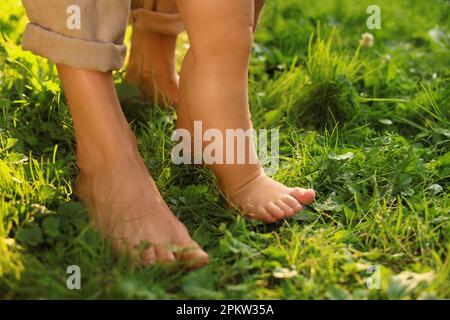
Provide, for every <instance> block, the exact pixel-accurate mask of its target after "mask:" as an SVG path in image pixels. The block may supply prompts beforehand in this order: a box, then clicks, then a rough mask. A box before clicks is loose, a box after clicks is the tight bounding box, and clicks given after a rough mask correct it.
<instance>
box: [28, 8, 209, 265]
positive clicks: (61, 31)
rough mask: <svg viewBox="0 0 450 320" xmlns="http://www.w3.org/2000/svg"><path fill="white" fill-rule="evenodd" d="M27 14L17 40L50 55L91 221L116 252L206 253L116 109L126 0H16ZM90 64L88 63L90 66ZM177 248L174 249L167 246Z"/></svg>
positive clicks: (147, 256)
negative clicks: (62, 92) (180, 218)
mask: <svg viewBox="0 0 450 320" xmlns="http://www.w3.org/2000/svg"><path fill="white" fill-rule="evenodd" d="M23 3H24V5H25V7H26V9H27V14H28V16H29V18H30V23H29V24H28V25H27V28H26V32H25V34H24V41H23V47H24V49H26V50H30V51H32V52H34V53H35V54H38V55H41V56H43V57H46V58H48V59H49V60H51V61H52V62H54V63H55V64H56V65H57V67H58V71H59V74H60V77H61V80H62V84H63V87H64V90H65V93H66V96H67V100H68V102H69V107H70V110H71V113H72V117H73V122H74V127H75V135H76V141H77V164H78V167H79V169H80V173H79V178H78V180H77V183H76V192H77V194H78V196H79V197H80V198H81V200H82V202H83V203H84V204H85V205H86V207H87V209H88V213H89V217H90V221H91V223H92V224H93V225H94V226H95V227H96V228H97V229H99V231H100V232H101V233H102V234H103V235H104V236H105V237H107V238H108V239H110V240H111V241H112V244H113V246H114V248H115V249H116V250H117V251H118V252H124V251H127V252H130V251H131V252H135V250H134V249H135V247H136V246H137V245H138V244H140V243H141V242H148V243H149V244H150V247H149V248H147V249H145V250H143V251H141V252H140V260H141V262H142V263H144V264H149V263H152V262H154V261H160V262H166V261H174V260H175V259H176V258H179V259H180V260H182V261H183V262H185V263H188V264H189V265H190V264H191V263H193V266H199V265H202V264H204V263H205V262H206V260H207V255H206V254H205V253H204V252H203V251H202V250H201V249H200V248H199V246H198V245H197V244H196V243H195V242H194V241H193V240H192V239H191V238H190V236H189V234H188V232H187V230H186V228H185V226H184V225H183V224H182V223H181V222H179V221H178V220H177V219H176V217H175V216H174V215H173V214H172V213H171V211H170V210H169V208H168V207H167V205H166V204H165V203H164V201H163V199H162V197H161V195H160V194H159V192H158V190H157V188H156V186H155V183H154V182H153V180H152V178H151V176H150V174H149V173H148V171H147V168H146V167H145V165H144V162H143V160H142V158H141V157H140V155H139V153H138V150H137V147H136V142H135V138H134V136H133V134H132V132H131V130H130V129H129V127H128V124H127V122H126V120H125V117H124V115H123V113H122V111H121V108H120V105H119V101H118V98H117V95H116V92H115V88H114V82H113V78H112V74H111V72H110V71H111V70H116V69H118V68H120V67H121V65H122V63H123V60H124V57H125V50H126V48H125V46H124V45H123V38H124V30H125V27H126V23H127V21H128V12H129V8H130V1H129V0H96V1H92V0H78V1H76V4H74V3H73V1H72V0H23ZM94 70H95V71H94ZM173 245H175V246H177V247H178V248H180V250H178V251H177V252H174V251H173V249H172V246H173Z"/></svg>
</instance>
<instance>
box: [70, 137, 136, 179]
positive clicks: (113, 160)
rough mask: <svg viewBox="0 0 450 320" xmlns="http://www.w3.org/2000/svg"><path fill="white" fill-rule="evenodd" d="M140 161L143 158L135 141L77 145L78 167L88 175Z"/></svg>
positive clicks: (128, 165)
mask: <svg viewBox="0 0 450 320" xmlns="http://www.w3.org/2000/svg"><path fill="white" fill-rule="evenodd" d="M140 162H142V158H141V156H140V154H139V151H138V149H137V145H136V142H135V141H130V142H128V143H126V144H121V145H120V144H119V145H117V146H98V145H95V146H94V145H90V146H85V145H78V146H77V167H78V169H79V170H80V172H81V173H83V174H86V175H95V174H97V173H99V172H104V171H114V170H124V169H123V168H127V167H130V165H137V164H139V163H140Z"/></svg>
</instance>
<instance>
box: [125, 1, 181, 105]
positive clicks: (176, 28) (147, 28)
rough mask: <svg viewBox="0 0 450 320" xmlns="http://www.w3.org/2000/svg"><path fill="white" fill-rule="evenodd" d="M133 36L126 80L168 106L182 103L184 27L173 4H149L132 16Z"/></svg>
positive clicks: (157, 2) (169, 2)
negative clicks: (179, 57)
mask: <svg viewBox="0 0 450 320" xmlns="http://www.w3.org/2000/svg"><path fill="white" fill-rule="evenodd" d="M131 20H132V23H133V33H132V38H131V53H130V60H129V63H128V67H127V74H126V79H127V81H128V82H129V83H131V84H133V85H135V86H137V87H138V88H139V89H140V90H141V92H142V93H143V94H144V95H146V96H148V97H151V98H153V99H155V100H156V101H158V102H161V103H163V104H164V105H167V104H173V105H176V104H177V102H178V94H179V93H178V91H179V77H178V74H177V71H176V67H175V49H176V41H177V35H178V34H179V33H180V32H181V31H183V29H184V25H183V22H182V21H181V17H180V15H179V13H178V9H177V7H176V4H175V2H174V1H173V0H146V1H145V4H144V7H143V8H137V9H134V10H132V12H131Z"/></svg>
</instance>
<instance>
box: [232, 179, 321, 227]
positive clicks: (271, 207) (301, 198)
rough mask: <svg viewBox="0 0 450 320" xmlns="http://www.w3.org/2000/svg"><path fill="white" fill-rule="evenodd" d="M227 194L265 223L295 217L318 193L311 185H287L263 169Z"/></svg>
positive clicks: (250, 214) (252, 216) (251, 216)
mask: <svg viewBox="0 0 450 320" xmlns="http://www.w3.org/2000/svg"><path fill="white" fill-rule="evenodd" d="M226 194H227V196H228V201H229V203H230V204H231V205H232V206H234V207H235V208H237V209H239V210H240V211H241V212H242V213H243V214H244V215H245V216H247V217H248V218H250V219H256V220H260V221H263V222H265V223H274V222H277V221H279V220H282V219H285V218H289V217H292V216H293V215H294V214H296V213H298V212H300V211H301V210H302V209H303V206H304V205H308V204H310V203H311V202H313V201H314V198H315V196H316V193H315V191H314V190H312V189H307V190H306V189H303V188H289V187H286V186H285V185H283V184H281V183H279V182H276V181H275V180H273V179H271V178H269V177H268V176H266V175H265V174H264V172H263V171H260V172H259V173H258V174H256V175H255V176H253V177H251V178H250V179H249V181H246V182H244V183H243V184H242V185H240V186H238V187H237V188H235V189H234V190H233V191H228V192H226Z"/></svg>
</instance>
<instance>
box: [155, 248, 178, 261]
mask: <svg viewBox="0 0 450 320" xmlns="http://www.w3.org/2000/svg"><path fill="white" fill-rule="evenodd" d="M155 252H156V259H157V260H158V262H159V263H161V264H171V263H173V262H175V255H174V254H173V252H172V251H171V250H169V248H168V246H155Z"/></svg>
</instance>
